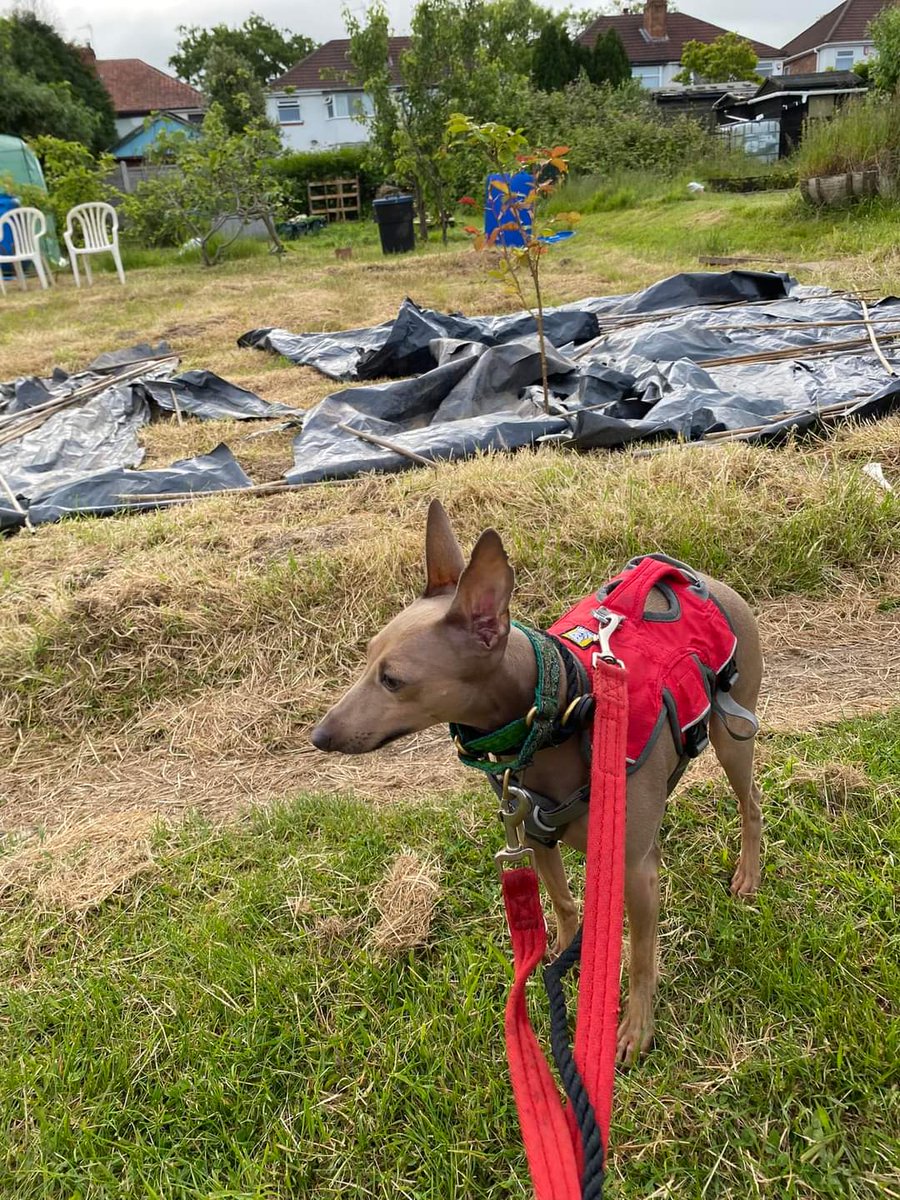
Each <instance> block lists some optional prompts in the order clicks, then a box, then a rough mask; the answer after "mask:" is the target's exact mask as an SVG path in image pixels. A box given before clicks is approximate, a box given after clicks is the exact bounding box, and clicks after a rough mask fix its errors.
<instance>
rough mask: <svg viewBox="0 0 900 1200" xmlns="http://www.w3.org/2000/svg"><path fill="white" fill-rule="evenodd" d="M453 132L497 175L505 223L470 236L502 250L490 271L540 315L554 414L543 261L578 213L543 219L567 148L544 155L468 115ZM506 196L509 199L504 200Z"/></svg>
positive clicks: (517, 135)
mask: <svg viewBox="0 0 900 1200" xmlns="http://www.w3.org/2000/svg"><path fill="white" fill-rule="evenodd" d="M447 133H448V134H449V136H450V137H453V138H455V139H456V142H455V145H456V146H460V145H464V146H466V145H467V146H470V147H472V148H473V149H474V150H475V151H476V152H477V153H480V154H481V155H482V156H483V158H484V162H485V165H486V166H487V167H488V169H489V170H490V171H492V172H493V173H494V178H493V180H492V183H491V187H492V189H493V190H494V191H495V192H497V193H498V194H499V196H500V198H501V199H500V207H499V218H500V219H499V221H498V224H497V226H496V228H495V229H494V230H493V232H492V233H490V234H488V235H485V234H483V233H481V231H480V230H478V229H476V228H475V227H474V226H470V227H468V228H467V229H466V232H467V233H469V234H471V235H472V236H473V238H474V245H475V249H476V250H485V249H498V248H499V253H500V259H499V263H498V265H497V266H496V267H495V268H493V269H492V270H491V271H489V272H488V274H490V275H491V276H492V277H494V278H497V279H500V280H501V281H502V282H503V283H505V284H506V286H507V287H508V288H509V290H510V291H511V292H512V294H513V295H514V296H515V297H516V299H517V300H518V301H519V303H520V304H521V305H522V307H523V308H526V309H527V310H528V311H529V312H530V313H531V314H532V316H533V317H534V320H535V325H536V326H537V334H538V350H539V353H540V358H541V382H542V384H543V393H544V411H545V412H548V413H549V411H550V385H549V379H548V372H547V343H546V340H545V338H544V297H543V290H542V288H541V263H542V262H543V259H544V255H545V254H546V253H547V251H548V249H549V243H548V241H547V238H548V237H549V236H552V234H553V229H552V226H553V224H554V223H561V222H563V221H564V222H565V223H566V224H573V223H574V222H575V221H576V220H577V218H578V214H577V213H559V214H557V216H556V217H555V218H551V219H550V220H549V221H548V220H547V219H546V218H542V216H541V211H540V210H541V206H542V202H543V201H544V200H546V199H547V197H548V196H549V195H550V194H551V192H553V190H554V189H555V187H556V184H557V182H558V181H559V180H561V179H563V178H564V177H565V175H566V172H567V171H568V169H569V166H568V162H567V159H566V155H567V154H568V153H569V149H568V147H567V146H556V147H555V148H554V149H553V150H548V151H538V150H534V149H532V148H531V147H530V146H529V145H528V139H527V138H525V137H524V136H523V134H522V133H521V132H519V131H518V130H515V129H510V128H509V126H507V125H499V124H497V123H496V122H494V121H488V122H486V123H485V124H482V125H478V124H476V122H474V121H472V120H471V118H469V117H466V116H464V115H463V114H462V113H453V115H452V116H451V117H450V120H449V121H448V122H447ZM523 170H524V171H527V172H528V173H529V175H530V178H531V180H532V183H531V184H530V186H529V187H528V189H527V191H525V192H524V193H521V194H520V193H517V192H514V191H513V190H512V189H511V188H510V186H509V184H508V183H507V182H504V178H503V177H504V176H505V177H506V178H507V179H509V177H510V176H511V175H513V174H514V173H516V172H519V171H523ZM504 196H505V197H506V198H505V199H503V197H504ZM507 230H508V231H511V232H512V233H514V234H515V235H516V236H517V241H518V243H519V244H517V245H511V244H510V239H508V238H505V237H503V236H502V235H503V233H504V232H505V231H507Z"/></svg>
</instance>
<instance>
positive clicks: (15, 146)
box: [0, 133, 47, 192]
mask: <svg viewBox="0 0 900 1200" xmlns="http://www.w3.org/2000/svg"><path fill="white" fill-rule="evenodd" d="M7 178H11V179H12V180H13V182H15V183H30V184H32V185H33V186H34V187H39V188H43V189H44V191H45V192H46V190H47V185H46V183H44V172H43V171H42V170H41V164H40V163H39V162H38V160H37V155H36V154H35V153H34V151H33V150H32V149H31V148H30V146H27V145H26V144H25V143H24V142H23V141H22V139H21V138H17V137H9V136H7V135H6V134H4V133H0V179H3V180H4V181H5V180H6V179H7Z"/></svg>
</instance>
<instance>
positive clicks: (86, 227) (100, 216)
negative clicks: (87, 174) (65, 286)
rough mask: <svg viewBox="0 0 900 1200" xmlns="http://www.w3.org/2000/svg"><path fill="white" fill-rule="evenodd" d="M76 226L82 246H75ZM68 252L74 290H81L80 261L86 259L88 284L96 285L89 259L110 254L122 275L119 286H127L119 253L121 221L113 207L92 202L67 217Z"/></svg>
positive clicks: (120, 275)
mask: <svg viewBox="0 0 900 1200" xmlns="http://www.w3.org/2000/svg"><path fill="white" fill-rule="evenodd" d="M76 225H77V227H78V230H80V235H81V238H80V240H81V241H82V242H83V243H84V245H83V246H76V245H75V241H74V237H73V234H74V233H75V232H76ZM63 240H64V241H65V243H66V249H67V250H68V251H69V261H70V262H71V264H72V274H73V275H74V276H75V286H76V287H81V279H80V277H79V275H78V259H79V257H82V258H84V272H85V274H86V275H87V281H88V283H89V284H91V285H93V282H94V277H93V275H91V264H90V262H89V261H88V255H91V254H107V253H109V254H111V255H112V256H113V262H114V263H115V264H116V271H117V272H118V274H119V283H121V284H122V286H123V287H124V285H125V271H124V269H123V267H122V255H121V254H120V253H119V217H118V214H117V212H116V210H115V209H114V208H113V206H112V205H111V204H104V203H103V202H102V201H99V200H96V201H92V202H91V203H90V204H77V205H76V206H75V207H74V208H70V209H69V211H68V213H67V214H66V231H65V233H64V234H63Z"/></svg>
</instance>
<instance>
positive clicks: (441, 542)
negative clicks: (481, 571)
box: [422, 500, 466, 596]
mask: <svg viewBox="0 0 900 1200" xmlns="http://www.w3.org/2000/svg"><path fill="white" fill-rule="evenodd" d="M465 567H466V560H465V558H463V552H462V550H460V548H459V542H458V541H457V540H456V535H455V534H454V532H453V528H452V526H451V525H450V518H449V517H448V516H447V514H446V512H445V511H444V506H443V504H441V502H440V500H432V502H431V504H430V505H429V506H428V522H427V524H426V526H425V591H424V592H423V593H422V594H423V595H424V596H439V595H441V593H442V592H451V591H453V589H454V588H455V587H456V585H457V584H458V583H459V577H460V576H461V575H462V573H463V571H464V570H465Z"/></svg>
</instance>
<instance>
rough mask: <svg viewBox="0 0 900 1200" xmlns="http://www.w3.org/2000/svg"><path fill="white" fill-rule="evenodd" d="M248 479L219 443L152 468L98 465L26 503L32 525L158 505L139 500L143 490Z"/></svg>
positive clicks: (237, 483)
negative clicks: (206, 450)
mask: <svg viewBox="0 0 900 1200" xmlns="http://www.w3.org/2000/svg"><path fill="white" fill-rule="evenodd" d="M250 484H251V480H250V478H249V477H248V476H247V475H246V474H245V473H244V472H243V470H242V469H241V467H240V465H239V464H238V461H237V459H236V458H235V457H234V455H233V454H232V453H231V451H230V450H229V449H228V447H227V446H226V445H225V444H224V443H221V444H220V445H218V446H216V448H215V450H211V451H210V453H209V454H201V455H198V456H197V457H196V458H184V459H180V460H179V461H178V462H174V463H172V465H171V466H170V467H162V468H160V469H159V470H153V471H132V470H129V469H128V468H125V467H113V468H111V469H110V470H108V471H97V472H96V473H95V474H94V475H88V476H86V477H85V478H82V479H76V480H74V481H73V482H72V483H67V484H64V485H63V486H62V487H58V488H55V489H54V490H53V491H50V492H48V493H46V494H44V495H41V496H36V497H35V498H34V499H33V500H32V502H31V505H30V507H29V509H28V516H29V519H30V521H31V523H32V525H41V524H43V523H44V522H45V521H59V520H60V519H61V518H63V517H70V516H95V517H108V516H111V515H112V514H113V513H116V512H122V511H123V510H127V511H129V512H131V511H140V510H146V509H152V508H159V507H160V503H159V501H157V500H149V501H147V502H146V503H144V504H142V503H141V502H140V500H139V497H141V496H152V495H156V494H158V493H161V492H219V491H222V490H223V489H225V488H245V487H250Z"/></svg>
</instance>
